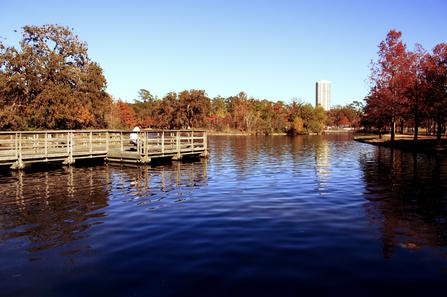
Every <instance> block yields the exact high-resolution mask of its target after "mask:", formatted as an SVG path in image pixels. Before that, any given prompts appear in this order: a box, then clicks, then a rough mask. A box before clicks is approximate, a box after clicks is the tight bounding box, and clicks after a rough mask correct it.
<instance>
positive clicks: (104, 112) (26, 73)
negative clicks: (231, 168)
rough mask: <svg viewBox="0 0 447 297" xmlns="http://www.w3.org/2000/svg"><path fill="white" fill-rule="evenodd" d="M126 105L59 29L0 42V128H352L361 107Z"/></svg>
mask: <svg viewBox="0 0 447 297" xmlns="http://www.w3.org/2000/svg"><path fill="white" fill-rule="evenodd" d="M138 97H139V98H138V99H136V100H134V102H132V103H128V102H125V101H121V100H112V97H111V96H110V95H109V94H108V93H107V92H106V79H105V77H104V75H103V71H102V69H101V67H100V66H99V65H98V64H96V63H95V62H93V61H91V60H90V58H89V57H88V55H87V45H86V44H85V43H84V42H82V41H80V40H79V38H78V37H77V36H76V35H74V33H73V31H72V30H71V29H69V28H66V27H61V26H56V25H45V26H40V27H39V26H25V27H24V28H23V36H22V40H21V42H20V48H18V49H17V48H15V47H12V46H6V45H4V44H3V43H2V42H1V41H0V129H1V130H30V129H82V128H123V129H128V128H132V127H134V126H141V127H143V128H164V129H176V128H206V129H212V130H215V131H223V132H234V131H242V132H250V133H260V134H271V133H276V132H287V133H291V134H306V133H320V132H322V131H323V129H324V128H325V126H331V127H359V125H360V119H361V115H362V104H361V103H359V102H354V103H353V104H350V105H347V106H344V107H335V108H333V109H332V110H331V111H329V112H325V111H324V110H323V109H322V108H321V107H313V106H312V105H311V104H308V103H302V102H299V101H297V100H294V101H292V103H290V104H286V103H284V102H282V101H276V102H273V101H270V100H266V99H255V98H252V97H248V96H247V94H245V93H244V92H240V93H239V94H237V95H235V96H231V97H228V98H223V97H215V98H209V97H208V96H207V94H206V92H205V91H204V90H186V91H183V92H180V93H175V92H171V93H168V94H166V95H165V96H164V97H163V98H160V99H159V98H157V97H156V96H153V95H152V94H151V93H150V92H149V91H148V90H145V89H141V90H140V91H139V96H138Z"/></svg>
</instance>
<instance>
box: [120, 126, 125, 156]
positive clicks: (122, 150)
mask: <svg viewBox="0 0 447 297" xmlns="http://www.w3.org/2000/svg"><path fill="white" fill-rule="evenodd" d="M120 143H121V148H120V149H121V152H124V145H123V132H122V131H121V132H120Z"/></svg>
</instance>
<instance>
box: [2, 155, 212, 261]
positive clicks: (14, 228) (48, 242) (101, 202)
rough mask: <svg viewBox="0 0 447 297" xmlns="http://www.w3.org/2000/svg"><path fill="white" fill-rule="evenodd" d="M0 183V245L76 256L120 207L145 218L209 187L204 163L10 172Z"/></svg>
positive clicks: (112, 217) (112, 219)
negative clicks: (17, 243)
mask: <svg viewBox="0 0 447 297" xmlns="http://www.w3.org/2000/svg"><path fill="white" fill-rule="evenodd" d="M0 178H1V182H2V187H0V244H1V242H2V241H6V240H15V239H17V240H21V244H20V246H23V248H24V249H26V250H27V251H28V252H32V253H33V252H39V251H42V250H46V249H50V248H54V247H60V246H64V245H66V244H68V243H72V242H73V244H71V245H70V249H73V250H76V251H78V252H80V251H82V250H85V249H89V247H88V244H86V243H85V242H83V243H82V242H79V243H76V242H78V240H80V239H83V238H86V237H88V235H89V230H90V229H91V228H93V226H100V225H102V224H104V223H107V221H110V220H111V221H114V220H116V218H115V217H114V215H116V213H115V212H114V211H113V209H114V208H115V207H116V206H118V207H119V208H120V209H121V208H122V204H123V202H124V203H127V205H126V207H130V208H133V209H134V210H133V211H134V212H135V213H138V212H142V213H144V212H146V211H148V210H151V209H157V208H161V207H169V206H170V205H172V204H173V203H179V202H183V201H185V200H188V198H190V197H191V195H192V192H193V191H195V190H196V189H198V188H202V187H205V186H206V185H207V160H206V159H201V160H199V161H195V162H174V163H172V164H166V165H162V166H157V167H151V166H139V167H137V168H132V167H129V166H119V165H118V166H93V167H73V166H71V167H64V168H57V169H54V170H51V171H45V172H42V171H36V172H32V171H31V172H28V171H17V172H14V171H13V172H11V175H9V176H0ZM117 220H118V221H119V220H120V219H119V218H118V219H117ZM23 239H26V241H22V240H23Z"/></svg>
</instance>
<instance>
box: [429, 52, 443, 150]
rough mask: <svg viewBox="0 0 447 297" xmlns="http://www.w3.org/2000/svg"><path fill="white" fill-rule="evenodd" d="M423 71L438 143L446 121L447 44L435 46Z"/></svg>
mask: <svg viewBox="0 0 447 297" xmlns="http://www.w3.org/2000/svg"><path fill="white" fill-rule="evenodd" d="M424 71H425V75H426V79H427V81H428V91H427V92H428V95H427V109H428V111H429V113H430V115H431V117H432V118H433V119H434V120H435V122H436V138H437V140H438V141H439V142H440V141H441V135H442V130H443V125H445V122H446V120H447V43H441V44H438V45H436V46H435V48H434V49H433V54H432V55H430V56H429V57H428V60H427V63H426V64H425V70H424Z"/></svg>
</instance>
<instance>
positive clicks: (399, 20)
mask: <svg viewBox="0 0 447 297" xmlns="http://www.w3.org/2000/svg"><path fill="white" fill-rule="evenodd" d="M0 7H1V10H2V16H1V18H0V36H2V37H4V38H6V40H4V39H2V40H3V42H4V43H6V44H8V45H15V44H16V43H17V40H18V39H19V38H20V34H19V33H16V32H14V30H19V31H20V28H21V27H22V26H24V25H28V24H30V25H42V24H54V23H57V24H61V25H66V26H69V27H72V28H73V29H74V31H75V33H76V34H78V35H79V37H80V39H81V40H84V41H86V42H87V43H88V47H89V55H90V57H91V58H92V59H93V60H94V61H96V62H98V63H99V64H100V65H101V67H102V68H103V69H104V73H105V76H106V78H107V81H108V91H109V92H110V93H111V94H112V95H113V96H114V97H115V98H122V99H124V100H127V101H132V100H133V99H134V98H136V97H137V92H138V90H139V89H140V88H146V89H148V90H150V91H151V92H152V93H153V94H155V95H158V96H160V97H162V96H163V95H165V94H166V93H167V92H170V91H181V90H184V89H205V90H206V91H207V93H208V95H209V96H211V97H214V96H217V95H221V96H224V97H227V96H231V95H234V94H236V93H238V92H239V91H245V92H247V93H248V95H249V96H253V97H256V98H266V99H270V100H283V101H285V102H290V100H291V99H292V98H300V99H302V100H303V101H305V102H311V103H314V101H315V81H317V80H320V79H326V80H331V81H332V89H333V91H332V105H336V104H345V103H349V102H351V101H353V100H359V99H363V98H364V96H365V95H366V94H367V92H368V83H367V79H368V75H369V63H370V60H371V59H373V58H375V57H376V52H377V45H378V44H379V42H380V41H381V40H383V39H384V38H385V36H386V33H387V31H388V30H389V29H391V28H395V29H398V30H401V31H402V32H403V38H404V40H405V41H406V42H407V43H408V45H409V46H410V48H412V47H413V45H414V43H416V42H418V43H421V44H422V45H423V46H424V47H425V48H427V49H431V48H432V47H433V46H434V45H435V44H437V43H440V42H447V29H446V28H447V1H445V0H441V1H430V0H425V1H417V2H416V1H391V0H389V1H382V0H380V1H361V0H357V1H354V0H352V1H286V0H276V1H273V0H272V1H242V0H239V1H232V0H226V1H218V0H216V1H213V0H208V1H160V0H159V1H132V0H127V1H92V0H90V1H79V0H78V1H66V2H65V1H61V0H58V1H44V0H42V1H11V0H0Z"/></svg>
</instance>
